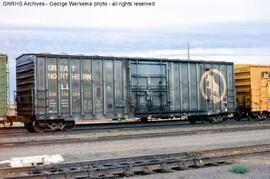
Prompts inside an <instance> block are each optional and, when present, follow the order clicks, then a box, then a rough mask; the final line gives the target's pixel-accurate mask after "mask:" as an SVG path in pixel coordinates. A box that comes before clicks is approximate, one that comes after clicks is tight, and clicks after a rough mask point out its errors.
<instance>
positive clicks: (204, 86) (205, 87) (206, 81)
mask: <svg viewBox="0 0 270 179" xmlns="http://www.w3.org/2000/svg"><path fill="white" fill-rule="evenodd" d="M215 76H219V78H215ZM219 79H220V80H221V81H222V84H223V85H222V91H221V86H220V80H219ZM200 90H201V93H202V96H203V97H204V99H206V100H207V101H208V102H213V103H219V102H220V101H221V100H222V99H223V98H224V97H225V95H226V90H227V85H226V80H225V78H224V76H223V75H222V73H221V72H220V71H219V70H217V69H210V70H208V71H206V72H204V73H203V75H202V77H201V81H200Z"/></svg>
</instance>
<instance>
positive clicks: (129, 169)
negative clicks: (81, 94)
mask: <svg viewBox="0 0 270 179" xmlns="http://www.w3.org/2000/svg"><path fill="white" fill-rule="evenodd" d="M265 154H270V144H261V145H253V146H242V147H233V148H224V149H215V150H205V151H195V152H185V153H173V154H161V155H152V156H140V157H129V158H118V159H107V160H96V161H82V162H72V163H63V164H54V165H46V166H31V167H20V168H0V176H4V178H7V179H24V178H35V179H39V178H40V179H41V178H42V179H44V178H78V177H79V178H111V177H123V176H132V175H138V174H149V173H152V172H165V171H166V172H167V171H171V170H184V169H187V168H190V167H192V168H199V167H204V166H209V165H211V164H213V165H216V164H220V163H221V164H224V163H227V162H229V161H231V160H234V159H239V158H244V157H251V156H258V155H265Z"/></svg>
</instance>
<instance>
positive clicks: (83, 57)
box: [16, 53, 233, 65]
mask: <svg viewBox="0 0 270 179" xmlns="http://www.w3.org/2000/svg"><path fill="white" fill-rule="evenodd" d="M27 55H34V56H36V57H57V58H70V57H71V58H79V59H89V58H91V59H94V58H103V59H104V60H106V59H108V60H111V59H127V60H142V61H168V62H183V63H184V62H188V63H210V64H211V63H215V64H230V65H231V64H233V62H226V61H208V60H185V59H176V58H172V59H169V58H148V57H145V58H144V57H123V56H99V55H68V54H51V53H24V54H22V55H20V56H19V57H17V58H16V60H17V59H19V58H21V57H22V56H27Z"/></svg>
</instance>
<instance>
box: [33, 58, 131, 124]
mask: <svg viewBox="0 0 270 179" xmlns="http://www.w3.org/2000/svg"><path fill="white" fill-rule="evenodd" d="M36 64H37V65H36V66H37V67H36V71H37V73H36V75H37V77H36V79H37V81H36V85H37V86H36V94H37V105H36V115H37V118H38V119H40V120H42V119H65V120H76V119H78V120H84V119H104V118H108V119H112V118H120V117H125V115H127V112H128V106H127V105H126V104H127V94H128V93H127V92H126V91H127V89H126V88H127V84H126V83H127V80H126V73H127V70H126V66H127V65H126V61H125V60H124V59H115V58H112V59H106V60H105V59H103V58H102V57H95V58H85V57H84V58H80V57H76V58H71V57H69V56H64V57H62V56H61V57H58V56H51V55H49V56H38V57H37V61H36ZM44 114H46V115H44Z"/></svg>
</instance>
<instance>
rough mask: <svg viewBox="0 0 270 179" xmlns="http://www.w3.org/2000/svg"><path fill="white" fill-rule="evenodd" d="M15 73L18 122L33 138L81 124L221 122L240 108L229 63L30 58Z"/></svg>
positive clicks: (21, 61)
mask: <svg viewBox="0 0 270 179" xmlns="http://www.w3.org/2000/svg"><path fill="white" fill-rule="evenodd" d="M16 67H17V68H16V73H17V74H16V75H17V80H16V83H17V115H18V116H20V117H23V119H22V121H23V122H24V124H25V127H26V128H27V129H28V130H29V131H37V132H42V131H43V130H44V129H45V128H50V129H52V130H68V129H71V128H72V127H73V126H74V124H75V121H76V120H92V121H94V120H101V119H102V120H104V119H119V118H140V119H142V120H146V119H147V118H148V117H155V118H170V117H183V116H184V117H188V119H189V121H190V122H191V123H194V122H195V121H196V120H198V119H199V120H206V121H209V122H212V121H222V120H223V119H224V117H226V116H227V114H229V113H232V112H234V111H235V108H236V99H235V98H236V97H235V87H234V66H233V63H229V62H214V61H192V60H177V59H175V60H172V59H151V58H127V57H105V56H83V55H59V54H23V55H21V56H20V57H18V58H17V59H16Z"/></svg>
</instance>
